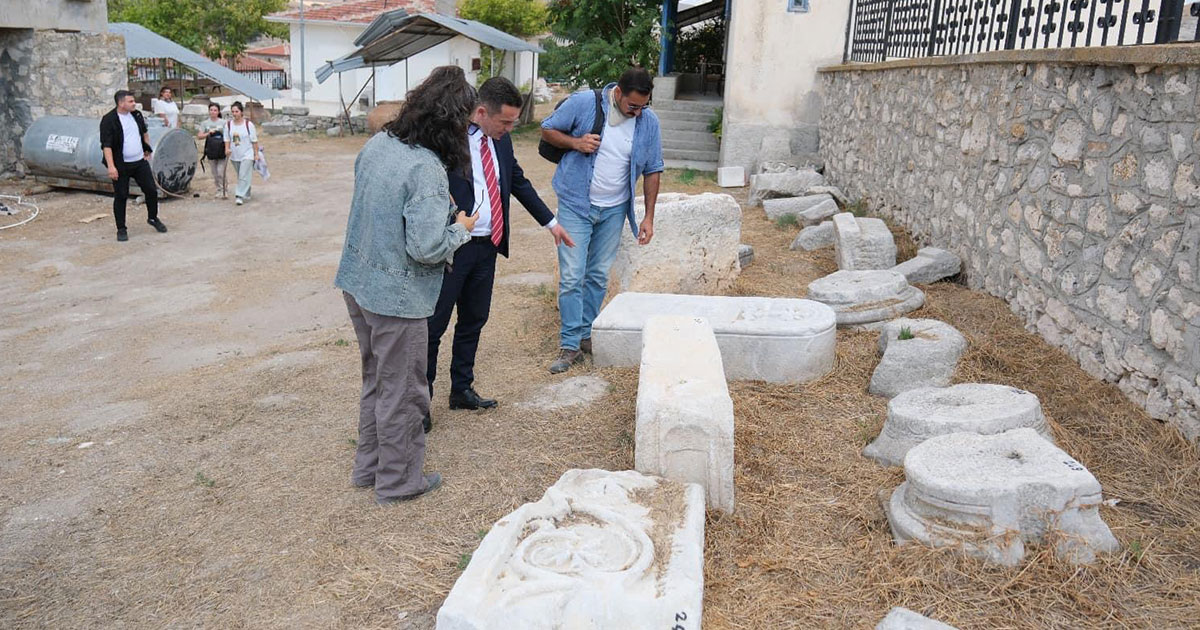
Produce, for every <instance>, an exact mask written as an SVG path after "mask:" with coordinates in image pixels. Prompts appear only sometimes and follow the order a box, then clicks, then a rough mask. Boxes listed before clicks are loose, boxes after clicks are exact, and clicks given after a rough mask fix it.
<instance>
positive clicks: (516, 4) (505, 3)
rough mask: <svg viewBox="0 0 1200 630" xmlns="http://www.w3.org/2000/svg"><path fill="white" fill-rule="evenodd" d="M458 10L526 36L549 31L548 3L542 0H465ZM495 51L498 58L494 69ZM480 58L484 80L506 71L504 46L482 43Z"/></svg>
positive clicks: (485, 22) (494, 26)
mask: <svg viewBox="0 0 1200 630" xmlns="http://www.w3.org/2000/svg"><path fill="white" fill-rule="evenodd" d="M458 14H459V15H460V16H462V17H464V18H466V19H468V20H475V21H476V22H483V23H484V24H487V25H488V26H491V27H492V28H495V29H499V30H501V31H504V32H505V33H508V34H509V35H513V36H515V37H520V38H522V39H524V38H527V37H533V36H534V35H541V34H542V33H545V32H546V5H544V4H542V2H541V0H464V1H463V2H462V4H460V5H459V7H458ZM493 54H495V56H496V59H497V64H496V65H497V67H496V68H495V71H494V72H493V69H492V56H493ZM480 59H481V67H480V72H479V80H480V82H482V81H483V80H485V79H486V78H487V77H490V76H492V75H493V74H496V75H498V74H500V73H501V72H503V71H504V59H505V56H504V51H503V50H494V49H492V48H491V47H490V46H480Z"/></svg>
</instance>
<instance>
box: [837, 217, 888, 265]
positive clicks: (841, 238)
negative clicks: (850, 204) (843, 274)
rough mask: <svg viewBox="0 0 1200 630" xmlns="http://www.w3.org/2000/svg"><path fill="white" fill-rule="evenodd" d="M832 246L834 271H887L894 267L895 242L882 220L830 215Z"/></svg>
mask: <svg viewBox="0 0 1200 630" xmlns="http://www.w3.org/2000/svg"><path fill="white" fill-rule="evenodd" d="M833 235H834V241H833V245H834V248H835V250H834V251H835V257H836V258H837V263H838V269H842V270H846V271H856V270H860V269H891V268H892V267H895V266H896V241H895V240H894V239H893V238H892V231H891V230H889V229H888V226H887V224H886V223H884V222H883V219H876V218H872V217H863V218H859V217H855V216H854V215H853V214H850V213H849V212H842V213H840V214H835V215H833Z"/></svg>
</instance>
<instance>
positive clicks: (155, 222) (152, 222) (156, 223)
mask: <svg viewBox="0 0 1200 630" xmlns="http://www.w3.org/2000/svg"><path fill="white" fill-rule="evenodd" d="M146 223H149V224H150V225H151V226H152V227H153V228H154V229H156V230H158V232H159V234H162V233H163V232H166V231H167V226H166V225H164V224H163V222H162V221H159V220H158V219H157V218H154V219H147V220H146Z"/></svg>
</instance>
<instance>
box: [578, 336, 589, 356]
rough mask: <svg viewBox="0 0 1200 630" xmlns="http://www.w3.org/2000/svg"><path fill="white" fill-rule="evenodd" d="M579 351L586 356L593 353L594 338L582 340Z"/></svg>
mask: <svg viewBox="0 0 1200 630" xmlns="http://www.w3.org/2000/svg"><path fill="white" fill-rule="evenodd" d="M579 351H580V352H582V353H584V354H591V353H592V338H591V337H588V338H587V339H582V340H580V341H579Z"/></svg>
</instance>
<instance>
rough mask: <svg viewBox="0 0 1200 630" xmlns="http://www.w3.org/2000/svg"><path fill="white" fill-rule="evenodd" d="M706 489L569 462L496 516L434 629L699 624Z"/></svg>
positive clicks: (644, 629)
mask: <svg viewBox="0 0 1200 630" xmlns="http://www.w3.org/2000/svg"><path fill="white" fill-rule="evenodd" d="M703 594H704V491H703V490H702V489H701V488H700V486H698V485H696V484H681V483H677V482H674V481H667V480H665V479H661V478H658V477H652V476H648V475H643V474H641V473H637V472H634V471H631V470H626V471H621V472H609V471H606V470H568V471H567V472H566V473H564V474H563V476H562V477H561V478H560V479H559V480H558V482H557V483H555V484H554V485H553V486H551V487H550V488H549V489H548V490H546V494H545V495H543V496H542V498H541V500H539V501H538V502H536V503H526V504H525V505H522V506H521V507H519V508H517V509H516V511H514V512H512V513H511V514H509V515H508V516H505V517H504V518H502V519H500V520H499V521H497V522H496V524H495V525H494V526H492V529H491V531H489V532H488V534H487V536H484V538H483V541H482V542H481V543H480V544H479V548H478V549H477V550H476V551H475V553H474V554H473V555H472V556H471V562H470V564H468V565H467V569H466V570H465V571H463V574H462V575H461V576H459V578H458V581H457V582H455V583H454V588H453V589H451V590H450V595H448V596H447V597H446V601H445V603H443V604H442V607H441V609H440V610H438V615H437V630H517V629H518V628H519V629H521V630H557V629H560V628H622V629H629V630H661V629H662V628H672V627H676V626H682V627H684V628H699V627H700V618H701V612H702V611H701V606H702V602H703Z"/></svg>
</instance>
